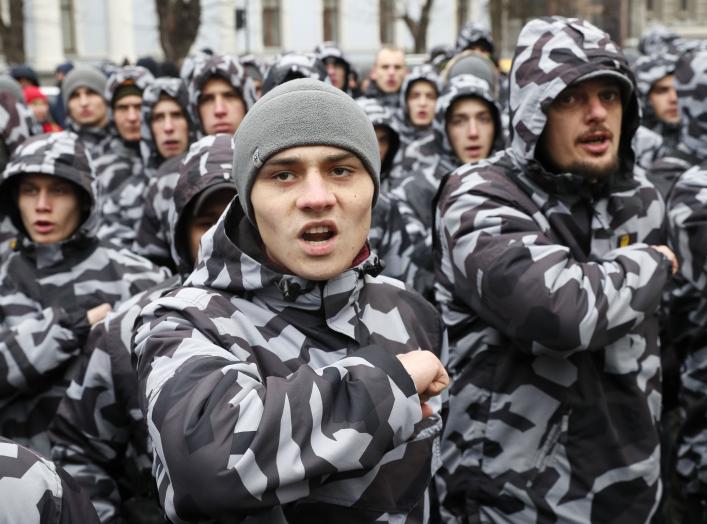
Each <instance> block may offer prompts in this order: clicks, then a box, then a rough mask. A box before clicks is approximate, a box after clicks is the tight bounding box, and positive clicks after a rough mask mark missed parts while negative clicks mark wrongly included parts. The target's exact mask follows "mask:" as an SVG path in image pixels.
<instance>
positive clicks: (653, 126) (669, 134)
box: [633, 53, 680, 148]
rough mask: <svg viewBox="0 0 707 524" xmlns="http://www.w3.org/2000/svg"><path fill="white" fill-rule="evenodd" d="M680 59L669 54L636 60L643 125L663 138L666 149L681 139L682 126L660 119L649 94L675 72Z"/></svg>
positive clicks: (637, 84)
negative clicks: (654, 85) (660, 81)
mask: <svg viewBox="0 0 707 524" xmlns="http://www.w3.org/2000/svg"><path fill="white" fill-rule="evenodd" d="M677 60H678V57H677V56H675V55H672V54H669V53H663V54H660V55H649V56H641V57H639V58H638V60H636V63H635V64H634V66H633V68H634V71H635V72H636V87H637V89H638V94H639V98H638V100H639V103H640V104H641V109H642V111H643V116H642V118H641V123H642V124H643V125H644V126H646V127H647V128H648V129H650V130H652V131H655V132H656V133H658V134H659V135H660V136H662V137H663V142H664V145H665V147H668V148H672V147H675V146H676V145H677V143H678V140H679V138H680V124H669V123H667V122H663V121H662V120H660V119H659V118H658V116H657V115H656V114H655V111H654V110H653V106H652V105H651V103H650V101H649V94H650V92H651V89H652V88H653V84H655V83H656V82H657V81H658V80H660V79H661V78H663V77H665V76H667V75H672V74H673V73H674V72H675V64H676V62H677Z"/></svg>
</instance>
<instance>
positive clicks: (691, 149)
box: [674, 51, 707, 164]
mask: <svg viewBox="0 0 707 524" xmlns="http://www.w3.org/2000/svg"><path fill="white" fill-rule="evenodd" d="M674 78H675V90H676V91H677V94H678V105H679V106H680V119H681V123H682V134H681V138H680V143H679V144H678V149H681V150H682V151H684V152H686V153H689V154H692V155H694V156H695V158H696V159H697V162H695V164H698V163H701V162H702V161H703V160H705V159H707V138H706V137H707V104H705V101H707V51H697V52H694V53H687V54H684V55H682V56H681V57H680V59H679V60H678V62H677V65H676V67H675V76H674Z"/></svg>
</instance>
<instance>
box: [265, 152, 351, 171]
mask: <svg viewBox="0 0 707 524" xmlns="http://www.w3.org/2000/svg"><path fill="white" fill-rule="evenodd" d="M355 156H356V155H354V154H353V153H349V152H346V153H337V154H333V155H328V156H326V157H325V158H324V162H326V163H329V164H334V163H336V162H342V161H344V160H350V159H352V158H354V157H355ZM301 162H302V158H301V157H299V156H290V157H282V158H273V159H270V160H267V161H266V162H265V164H264V165H263V167H266V166H267V167H273V166H274V167H277V166H281V167H287V166H293V165H296V164H299V163H301Z"/></svg>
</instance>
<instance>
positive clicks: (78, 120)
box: [61, 66, 111, 158]
mask: <svg viewBox="0 0 707 524" xmlns="http://www.w3.org/2000/svg"><path fill="white" fill-rule="evenodd" d="M105 89H106V77H105V75H104V74H103V73H101V71H100V70H99V69H97V68H95V67H91V66H79V67H75V68H74V69H72V70H71V71H69V73H68V74H67V75H66V76H65V77H64V81H63V82H62V84H61V96H62V97H63V100H64V106H65V107H66V108H67V114H68V117H67V122H66V127H67V128H68V129H70V130H71V131H73V132H74V133H77V134H78V135H79V137H80V138H81V141H82V142H83V145H84V147H86V148H87V149H88V151H89V153H90V154H91V156H93V157H94V158H95V157H97V156H100V155H101V154H102V153H103V152H105V150H107V149H108V144H109V142H110V139H111V136H110V134H109V133H108V120H109V114H108V103H107V102H106V99H105V98H104V97H103V93H104V91H105Z"/></svg>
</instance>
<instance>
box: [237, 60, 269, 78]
mask: <svg viewBox="0 0 707 524" xmlns="http://www.w3.org/2000/svg"><path fill="white" fill-rule="evenodd" d="M238 60H239V61H240V63H241V65H242V66H243V69H244V71H245V74H246V76H248V77H250V78H252V79H253V80H260V81H262V80H263V78H264V77H265V73H267V71H268V67H267V64H266V63H265V62H264V61H263V60H261V59H260V58H259V57H257V56H255V55H251V54H248V55H242V56H241V57H240V58H239V59H238Z"/></svg>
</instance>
